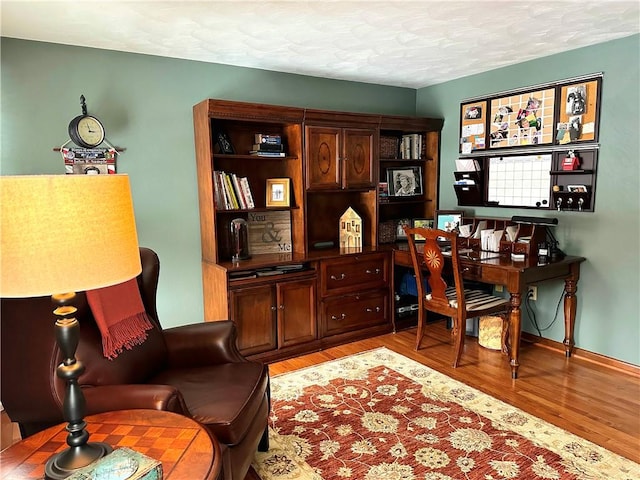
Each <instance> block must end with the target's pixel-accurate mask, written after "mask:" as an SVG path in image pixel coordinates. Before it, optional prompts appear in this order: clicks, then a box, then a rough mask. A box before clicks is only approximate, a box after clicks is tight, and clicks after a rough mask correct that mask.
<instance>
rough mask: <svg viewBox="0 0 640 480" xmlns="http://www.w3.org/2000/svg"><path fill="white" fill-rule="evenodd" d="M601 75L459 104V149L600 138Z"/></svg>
mask: <svg viewBox="0 0 640 480" xmlns="http://www.w3.org/2000/svg"><path fill="white" fill-rule="evenodd" d="M601 84H602V74H601V73H599V74H592V75H588V76H584V77H577V78H573V79H568V80H560V81H557V82H551V83H548V84H544V85H537V86H535V87H530V88H521V89H517V90H511V91H507V92H500V93H495V94H492V95H487V96H484V97H482V98H475V99H470V100H466V101H464V102H462V103H461V104H460V153H461V154H462V155H469V154H473V153H474V152H477V151H481V150H489V149H502V148H508V149H512V148H515V149H517V148H520V149H524V148H527V147H538V146H545V145H567V144H570V143H580V142H597V141H598V121H599V116H600V115H599V111H598V110H599V108H598V107H599V102H600V89H601Z"/></svg>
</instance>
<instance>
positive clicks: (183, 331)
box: [163, 320, 247, 368]
mask: <svg viewBox="0 0 640 480" xmlns="http://www.w3.org/2000/svg"><path fill="white" fill-rule="evenodd" d="M163 333H164V339H165V342H166V344H167V350H168V353H169V355H168V356H169V365H170V366H171V367H172V368H185V367H187V368H188V367H202V366H206V365H216V364H219V363H236V362H246V361H247V360H246V359H245V358H244V357H243V356H242V354H241V353H240V351H239V350H238V347H237V345H236V336H237V332H236V326H235V324H234V323H233V322H232V321H230V320H225V321H219V322H204V323H195V324H192V325H183V326H181V327H173V328H168V329H166V330H163Z"/></svg>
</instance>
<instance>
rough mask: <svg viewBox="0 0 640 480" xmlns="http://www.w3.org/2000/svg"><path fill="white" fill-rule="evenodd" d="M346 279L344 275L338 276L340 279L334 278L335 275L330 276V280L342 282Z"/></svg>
mask: <svg viewBox="0 0 640 480" xmlns="http://www.w3.org/2000/svg"><path fill="white" fill-rule="evenodd" d="M345 277H346V275H345V274H344V273H341V274H340V278H338V277H336V276H335V275H331V280H344V279H345Z"/></svg>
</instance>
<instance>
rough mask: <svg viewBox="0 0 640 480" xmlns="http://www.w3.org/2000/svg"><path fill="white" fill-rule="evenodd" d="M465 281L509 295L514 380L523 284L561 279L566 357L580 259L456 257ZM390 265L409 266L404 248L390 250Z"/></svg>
mask: <svg viewBox="0 0 640 480" xmlns="http://www.w3.org/2000/svg"><path fill="white" fill-rule="evenodd" d="M460 260H461V262H462V265H463V268H464V269H465V271H464V272H463V277H464V279H465V280H475V281H478V282H483V283H491V284H494V285H504V286H505V287H506V288H507V291H508V292H509V294H510V295H511V314H510V318H509V320H510V330H509V340H510V347H511V348H510V357H511V358H510V364H511V377H512V378H518V367H519V366H520V364H519V362H518V354H519V349H520V332H521V329H522V312H521V310H520V305H521V304H522V298H523V296H526V294H527V285H531V284H534V283H540V282H544V281H548V280H554V279H562V280H564V332H565V333H564V342H563V343H564V349H565V355H566V356H567V357H570V356H571V351H572V350H573V346H574V341H573V329H574V325H575V321H576V303H577V297H576V291H577V289H578V279H579V278H580V264H581V263H582V262H584V261H585V260H586V259H585V258H584V257H571V256H567V257H565V258H563V259H562V260H559V261H557V262H552V263H548V264H546V265H538V263H537V260H538V259H537V257H533V258H527V259H526V260H525V261H524V262H514V261H512V260H511V256H510V255H502V256H500V257H499V258H490V259H487V260H470V259H465V258H464V257H462V256H461V257H460ZM394 263H395V264H396V265H403V266H406V267H412V266H413V265H412V263H411V254H410V253H409V250H408V247H407V246H405V245H400V246H399V247H398V248H397V249H396V250H394Z"/></svg>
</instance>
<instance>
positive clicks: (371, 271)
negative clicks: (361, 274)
mask: <svg viewBox="0 0 640 480" xmlns="http://www.w3.org/2000/svg"><path fill="white" fill-rule="evenodd" d="M365 272H366V273H368V274H372V273H375V274H376V275H377V274H379V273H380V269H379V268H376V269H375V270H365Z"/></svg>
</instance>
